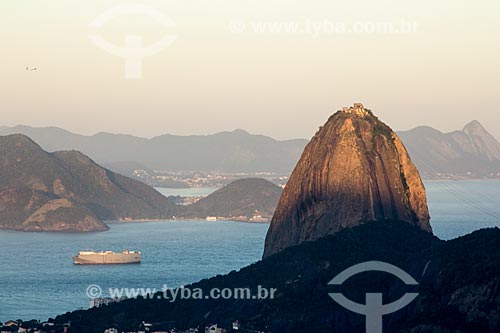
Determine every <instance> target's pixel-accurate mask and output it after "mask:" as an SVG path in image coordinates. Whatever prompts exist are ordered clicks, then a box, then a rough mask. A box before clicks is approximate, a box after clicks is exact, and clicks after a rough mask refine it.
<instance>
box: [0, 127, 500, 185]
mask: <svg viewBox="0 0 500 333" xmlns="http://www.w3.org/2000/svg"><path fill="white" fill-rule="evenodd" d="M14 133H21V134H25V135H27V136H29V137H30V138H32V139H33V140H34V141H36V142H37V143H39V144H40V145H41V146H42V148H44V149H45V150H47V151H50V152H53V151H58V150H78V151H81V152H82V153H84V154H86V155H88V156H90V157H91V158H92V159H93V160H95V161H96V162H97V163H99V164H101V165H103V166H105V167H107V168H110V169H111V170H113V171H115V172H118V173H121V174H123V175H126V176H133V171H134V170H137V169H143V170H168V171H218V172H223V173H240V172H244V173H254V172H274V173H277V174H286V175H288V174H290V173H291V171H292V169H293V167H294V166H295V164H296V163H297V161H298V160H299V157H300V155H301V153H302V151H303V150H304V147H305V146H306V144H307V142H308V140H305V139H296V140H285V141H278V140H275V139H272V138H270V137H266V136H263V135H253V134H249V133H247V132H245V131H243V130H235V131H232V132H221V133H216V134H212V135H192V136H177V135H168V134H167V135H162V136H158V137H154V138H152V139H145V138H140V137H136V136H132V135H123V134H110V133H98V134H95V135H92V136H85V135H79V134H74V133H71V132H69V131H66V130H64V129H61V128H57V127H43V128H34V127H29V126H15V127H0V135H7V134H14ZM397 134H398V135H399V136H400V138H401V139H402V141H403V143H404V144H405V146H406V147H407V149H408V151H409V153H410V156H411V157H412V160H413V161H414V162H415V164H416V166H417V168H418V169H419V171H420V173H421V174H422V176H423V178H426V179H435V178H485V177H486V178H499V177H500V143H499V142H498V141H497V140H496V139H495V138H494V137H493V136H492V135H491V134H489V133H488V131H486V129H484V127H483V126H482V125H481V124H480V123H479V122H477V121H473V122H471V123H469V124H468V125H466V126H465V128H464V129H463V130H461V131H455V132H452V133H442V132H440V131H438V130H435V129H433V128H431V127H417V128H415V129H412V130H410V131H400V132H397ZM169 186H170V185H169ZM171 186H172V187H181V186H182V184H178V183H172V184H171Z"/></svg>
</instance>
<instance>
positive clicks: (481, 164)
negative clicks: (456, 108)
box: [398, 121, 500, 179]
mask: <svg viewBox="0 0 500 333" xmlns="http://www.w3.org/2000/svg"><path fill="white" fill-rule="evenodd" d="M398 135H399V136H400V137H401V139H402V140H403V142H404V143H405V145H406V148H407V149H408V151H409V152H410V155H411V157H412V159H413V161H414V162H415V164H416V165H417V167H418V169H419V171H420V173H421V174H422V175H423V176H424V177H425V178H430V179H433V178H454V177H460V178H461V177H464V178H500V143H499V142H498V141H497V140H496V139H495V138H494V137H493V136H492V135H491V134H490V133H488V131H487V130H486V129H485V128H484V127H483V126H482V125H481V124H480V123H479V122H478V121H472V122H470V123H469V124H467V125H466V126H465V127H464V128H463V130H461V131H454V132H451V133H442V132H439V131H437V130H435V129H433V128H431V127H426V126H422V127H417V128H415V129H412V130H410V131H405V132H399V133H398Z"/></svg>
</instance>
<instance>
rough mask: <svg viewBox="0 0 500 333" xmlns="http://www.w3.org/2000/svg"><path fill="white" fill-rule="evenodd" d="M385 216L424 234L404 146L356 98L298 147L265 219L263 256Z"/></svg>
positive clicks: (421, 203)
mask: <svg viewBox="0 0 500 333" xmlns="http://www.w3.org/2000/svg"><path fill="white" fill-rule="evenodd" d="M387 220H394V221H402V222H406V223H410V224H412V225H415V226H417V227H420V228H421V229H423V230H426V231H429V232H430V231H431V226H430V224H429V220H430V216H429V211H428V208H427V200H426V193H425V188H424V185H423V183H422V180H421V179H420V175H419V173H418V171H417V169H416V167H415V166H414V164H413V163H412V161H411V159H410V156H409V155H408V153H407V151H406V148H405V147H404V145H403V144H402V142H401V141H400V140H399V138H398V137H397V135H396V134H395V133H394V131H392V129H391V128H390V127H389V126H387V125H386V124H384V123H383V122H381V121H380V120H379V119H378V118H377V117H375V116H374V115H373V113H372V112H371V111H370V110H368V109H366V108H364V106H363V105H362V104H360V103H356V104H354V106H353V107H349V108H343V109H341V110H340V111H339V112H337V113H335V114H334V115H333V116H331V117H330V119H328V121H327V122H326V124H325V125H324V126H322V127H321V128H320V129H319V130H318V132H317V133H316V134H315V136H314V137H313V138H312V139H311V141H310V142H309V144H308V145H307V146H306V148H305V149H304V152H303V153H302V156H301V158H300V160H299V162H298V163H297V165H296V167H295V169H294V171H293V172H292V175H291V176H290V180H289V182H288V184H287V185H286V187H285V189H284V191H283V194H282V196H281V198H280V201H279V203H278V207H277V209H276V211H275V213H274V216H273V219H272V221H271V226H270V228H269V231H268V234H267V237H266V245H265V250H264V256H268V255H271V254H273V253H276V252H278V251H281V250H282V249H284V248H286V247H289V246H293V245H297V244H300V243H301V242H304V241H308V240H315V239H317V238H320V237H323V236H325V235H328V234H333V233H336V232H337V231H339V230H341V229H343V228H347V227H352V226H356V225H359V224H361V223H363V222H366V221H387Z"/></svg>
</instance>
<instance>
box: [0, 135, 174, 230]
mask: <svg viewBox="0 0 500 333" xmlns="http://www.w3.org/2000/svg"><path fill="white" fill-rule="evenodd" d="M174 209H175V206H174V205H173V204H172V203H171V202H170V201H168V200H167V198H165V197H164V196H162V195H161V194H160V193H158V192H157V191H156V190H154V189H153V188H151V187H149V186H147V185H145V184H143V183H141V182H139V181H136V180H133V179H130V178H127V177H124V176H122V175H119V174H116V173H114V172H112V171H109V170H107V169H104V168H102V167H101V166H99V165H98V164H96V163H95V162H94V161H93V160H91V159H90V158H89V157H87V156H85V155H83V154H82V153H80V152H77V151H58V152H54V153H47V152H46V151H44V150H43V149H42V148H41V147H40V146H39V145H38V144H36V143H35V142H34V141H32V140H31V139H30V138H28V137H27V136H24V135H21V134H13V135H8V136H0V228H3V229H15V230H24V231H103V230H107V229H108V227H107V226H106V225H105V224H104V223H103V220H119V219H134V220H137V219H160V218H169V217H171V216H172V215H173V211H174Z"/></svg>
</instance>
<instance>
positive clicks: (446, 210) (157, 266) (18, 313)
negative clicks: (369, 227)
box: [0, 181, 500, 322]
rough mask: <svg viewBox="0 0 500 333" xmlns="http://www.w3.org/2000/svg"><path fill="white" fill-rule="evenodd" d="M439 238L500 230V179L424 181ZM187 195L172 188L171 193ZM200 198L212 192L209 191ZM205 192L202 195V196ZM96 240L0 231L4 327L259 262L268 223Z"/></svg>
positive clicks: (153, 230) (111, 234) (138, 227)
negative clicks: (134, 254)
mask: <svg viewBox="0 0 500 333" xmlns="http://www.w3.org/2000/svg"><path fill="white" fill-rule="evenodd" d="M426 187H427V192H428V201H429V208H430V211H431V215H432V226H433V229H434V233H435V234H436V235H437V236H439V237H440V238H443V239H451V238H455V237H457V236H460V235H464V234H467V233H469V232H471V231H473V230H476V229H480V228H484V227H493V226H500V204H499V203H500V202H499V201H500V181H460V182H457V181H449V182H426ZM183 191H184V192H185V191H186V190H184V189H181V190H180V191H179V190H174V189H168V190H165V191H163V192H164V193H165V194H167V195H177V194H179V195H192V194H193V192H189V193H188V194H185V193H184V192H183ZM204 191H205V192H203V193H201V194H200V195H206V194H208V193H210V192H211V191H213V189H210V190H204ZM197 193H199V192H197ZM110 227H111V230H110V231H108V232H103V233H91V234H61V233H23V232H13V231H1V230H0V321H1V322H5V321H6V320H8V319H17V318H21V319H31V318H36V319H42V320H45V319H47V318H48V317H53V316H55V315H57V314H60V313H64V312H66V311H69V310H74V309H77V308H82V307H84V308H86V307H88V304H89V299H88V298H87V296H86V294H85V291H86V288H87V286H89V285H91V284H97V285H99V286H101V287H102V289H103V290H107V289H108V288H110V287H119V288H121V287H129V288H157V289H161V288H162V287H163V286H164V285H165V284H166V285H168V286H170V287H175V286H179V285H184V284H188V283H190V282H194V281H197V280H200V279H202V278H207V277H211V276H214V275H217V274H225V273H228V272H230V271H232V270H237V269H239V268H241V267H244V266H246V265H248V264H251V263H253V262H255V261H257V260H258V259H259V258H260V257H261V255H262V249H263V245H264V238H265V234H266V232H267V228H268V225H267V224H249V223H237V222H229V221H224V222H222V221H220V222H205V221H182V222H148V223H129V224H111V225H110ZM125 248H128V249H139V250H141V251H142V252H143V261H142V263H141V264H140V265H123V266H74V265H73V264H72V261H71V256H72V255H75V254H76V252H77V251H78V250H82V249H94V250H104V249H106V250H107V249H109V250H114V251H122V250H124V249H125Z"/></svg>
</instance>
